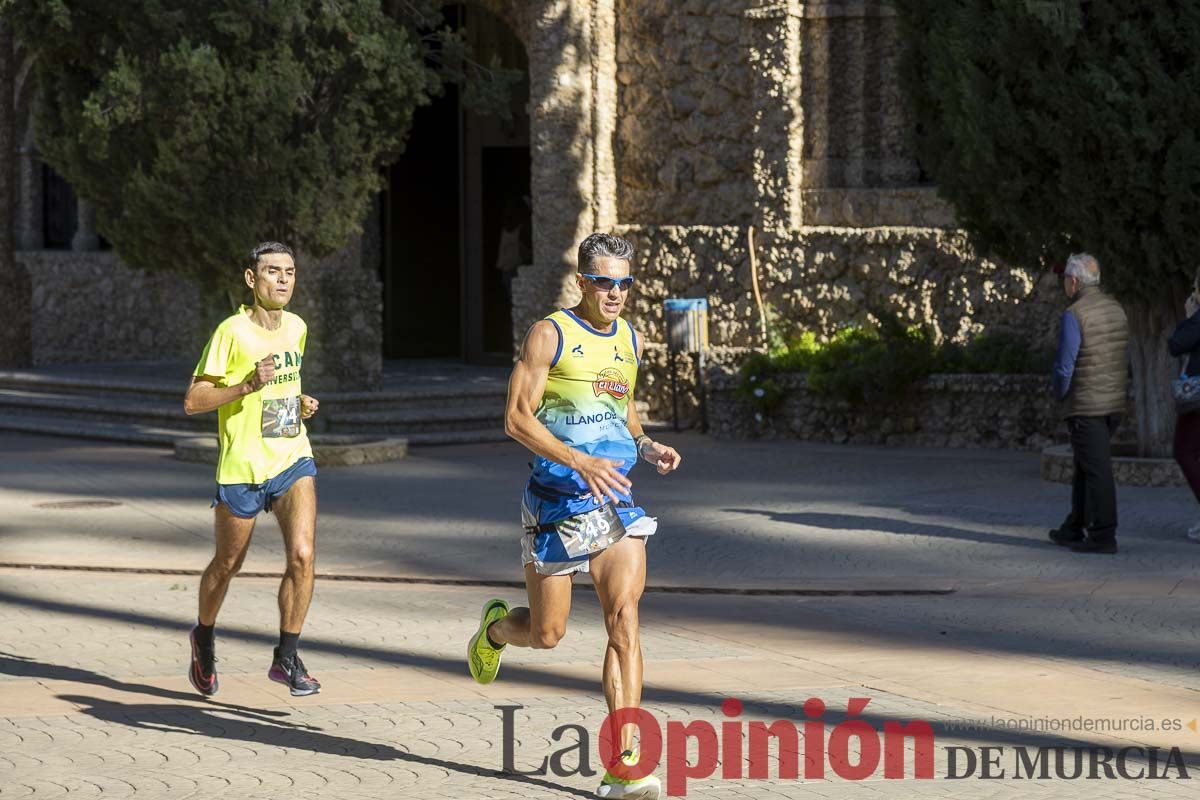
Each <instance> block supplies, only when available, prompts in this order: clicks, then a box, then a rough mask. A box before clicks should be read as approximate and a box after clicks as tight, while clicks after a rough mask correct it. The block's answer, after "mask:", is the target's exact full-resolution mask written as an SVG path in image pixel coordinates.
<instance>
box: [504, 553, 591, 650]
mask: <svg viewBox="0 0 1200 800" xmlns="http://www.w3.org/2000/svg"><path fill="white" fill-rule="evenodd" d="M525 592H526V594H527V595H528V596H529V607H528V608H523V607H518V608H514V609H512V610H511V611H509V612H508V615H507V616H505V617H504V618H503V619H500V620H497V621H496V622H494V623H492V625H491V627H489V628H488V638H489V639H491V640H492V642H493V643H495V644H497V645H504V644H512V645H516V646H517V647H534V648H537V649H540V650H547V649H549V648H551V647H554V646H555V645H557V644H558V642H559V640H560V639H562V637H563V636H565V635H566V633H567V617H568V616H569V615H570V613H571V576H570V575H542V574H540V573H539V572H538V571H537V570H536V569H534V567H533V564H526V565H525Z"/></svg>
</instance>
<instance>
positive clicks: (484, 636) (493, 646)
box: [483, 622, 504, 650]
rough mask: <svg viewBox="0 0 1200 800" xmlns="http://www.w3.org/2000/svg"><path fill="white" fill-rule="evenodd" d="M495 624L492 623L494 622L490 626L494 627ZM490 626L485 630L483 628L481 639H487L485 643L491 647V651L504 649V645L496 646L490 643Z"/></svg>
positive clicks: (492, 642)
mask: <svg viewBox="0 0 1200 800" xmlns="http://www.w3.org/2000/svg"><path fill="white" fill-rule="evenodd" d="M495 624H496V623H494V622H493V623H492V625H495ZM492 625H488V626H487V627H486V628H484V630H483V638H485V639H487V643H488V644H489V645H490V646H491V648H492V649H493V650H499V649H500V648H502V647H504V645H502V644H496V643H495V642H494V641H492Z"/></svg>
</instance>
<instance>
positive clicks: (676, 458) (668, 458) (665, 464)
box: [625, 336, 683, 475]
mask: <svg viewBox="0 0 1200 800" xmlns="http://www.w3.org/2000/svg"><path fill="white" fill-rule="evenodd" d="M636 339H637V358H638V362H639V363H640V362H641V360H642V341H643V339H642V337H641V336H637V337H636ZM628 409H629V410H628V416H627V418H626V420H625V427H627V428H628V429H629V433H630V435H631V436H633V439H634V441H637V438H638V437H639V436H645V434H646V432H645V431H644V430H643V429H642V421H641V419H640V418H639V417H638V412H637V403H636V402H634V399H633V395H632V394H630V395H629V406H628ZM638 455H639V456H641V457H642V458H644V459H646V460H647V461H649V462H650V463H651V464H653V465H654V466H655V468H656V469H657V470H658V474H660V475H666V474H667V473H668V472H673V471H675V470H676V469H678V468H679V462H681V461H683V456H681V455H679V453H678V452H677V451H676V450H675V448H674V447H668V446H667V445H665V444H659V443H658V442H656V441H654V440H653V439H651V438H649V437H647V438H645V439H642V440H641V442H640V443H639V444H638Z"/></svg>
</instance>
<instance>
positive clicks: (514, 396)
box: [504, 320, 632, 503]
mask: <svg viewBox="0 0 1200 800" xmlns="http://www.w3.org/2000/svg"><path fill="white" fill-rule="evenodd" d="M557 351H558V331H557V330H556V329H555V327H554V323H552V322H549V321H546V320H542V321H541V322H536V323H534V325H533V327H531V328H530V329H529V333H527V334H526V335H525V343H524V344H522V345H521V355H520V357H519V358H518V359H517V363H516V364H515V365H513V371H512V377H511V378H509V381H508V405H507V407H506V409H505V412H504V432H505V433H507V434H508V435H509V436H511V437H512V438H513V439H516V440H517V441H518V442H520V443H521V444H523V445H525V447H527V448H529V449H530V450H532V451H533V452H534V453H537V454H538V455H539V456H542V457H543V458H548V459H550V460H551V461H554V462H556V463H558V464H562V465H564V466H567V467H570V468H571V469H573V470H575V471H576V472H577V473H579V476H580V477H581V478H583V480H584V482H585V483H586V484H587V487H588V490H589V491H591V493H592V496H593V497H596V498H600V497H603V496H605V495H607V496H608V497H609V498H610V499H611V500H612V501H613V502H614V503H616V502H619V501H620V497H619V495H621V494H628V493H629V490H630V488H631V487H632V484H631V483H630V482H629V479H628V478H626V477H625V476H624V475H622V474H621V473H620V471H619V470H618V469H617V468H618V467H619V466H620V465H621V462H619V461H610V460H609V459H607V458H595V457H593V456H589V455H587V454H586V453H582V452H580V451H578V450H575V449H573V448H571V447H568V446H567V445H566V444H564V443H563V442H561V441H559V439H558V438H557V437H556V436H555V435H554V434H552V433H551V432H550V431H549V430H548V429H547V428H546V426H545V425H543V424H542V423H541V422H539V421H538V418H537V416H536V414H537V407H538V404H539V403H540V402H541V400H542V392H543V391H544V390H545V388H546V378H547V376H549V374H550V365H551V363H552V362H553V361H554V354H555V353H556V352H557Z"/></svg>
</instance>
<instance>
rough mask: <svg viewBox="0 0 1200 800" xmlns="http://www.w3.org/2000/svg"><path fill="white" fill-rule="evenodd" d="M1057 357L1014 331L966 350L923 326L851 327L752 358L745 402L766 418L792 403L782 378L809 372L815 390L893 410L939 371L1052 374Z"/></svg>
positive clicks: (744, 377) (744, 373)
mask: <svg viewBox="0 0 1200 800" xmlns="http://www.w3.org/2000/svg"><path fill="white" fill-rule="evenodd" d="M1053 361H1054V354H1053V352H1051V351H1048V350H1042V349H1038V348H1035V347H1033V346H1031V345H1030V344H1029V342H1028V341H1026V340H1025V339H1023V338H1022V337H1020V336H1018V335H1016V334H1012V333H1001V332H997V333H986V334H982V335H980V336H977V337H975V338H974V339H972V340H971V341H970V342H969V343H967V344H965V345H959V344H953V343H946V344H942V345H940V346H939V345H935V344H934V343H933V340H932V339H931V338H930V336H929V335H928V333H927V332H926V331H924V330H922V329H920V328H913V327H905V326H904V325H903V324H901V323H900V322H899V321H895V320H889V321H885V322H884V323H882V324H881V325H879V326H877V327H872V328H857V327H856V328H844V329H842V330H840V331H838V332H837V333H835V334H834V335H833V336H832V337H831V338H830V339H829V340H828V341H826V342H818V341H817V339H816V336H814V335H813V334H812V333H809V332H806V333H803V334H801V335H800V336H798V337H796V338H794V339H793V340H792V341H791V342H789V343H788V344H787V345H777V346H776V347H775V348H774V349H773V350H772V352H771V353H769V354H764V353H755V354H753V355H751V356H750V357H749V358H748V359H747V360H746V362H745V363H744V364H743V365H742V368H741V373H740V375H741V379H740V382H739V384H738V388H737V396H738V397H739V399H740V400H741V401H742V402H743V403H745V404H746V405H747V406H749V407H750V408H751V409H752V410H753V411H754V412H755V413H756V414H758V415H760V419H762V418H765V417H766V416H769V415H770V414H771V413H772V412H773V411H775V409H777V408H778V407H779V406H780V405H781V404H782V403H783V401H784V399H785V398H786V395H787V392H786V390H785V389H784V388H783V386H782V385H781V382H780V380H779V378H780V376H781V375H784V374H795V373H804V374H806V375H807V377H808V388H809V390H810V391H812V392H814V393H816V394H818V395H821V396H824V397H830V398H834V399H838V400H842V401H845V402H847V403H849V404H850V405H851V406H853V407H856V408H886V407H888V406H891V405H892V404H894V403H895V402H896V401H898V400H901V399H903V398H904V397H905V396H906V395H907V394H908V393H909V392H910V391H911V389H912V388H913V387H914V386H915V385H916V384H918V383H920V382H921V381H922V380H923V379H925V378H926V377H928V376H929V375H932V374H934V373H954V374H961V373H972V374H985V373H1001V374H1030V373H1049V371H1050V368H1051V365H1052V364H1053Z"/></svg>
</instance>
